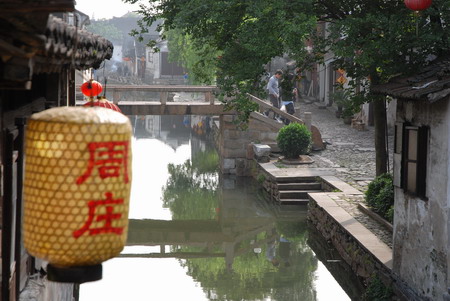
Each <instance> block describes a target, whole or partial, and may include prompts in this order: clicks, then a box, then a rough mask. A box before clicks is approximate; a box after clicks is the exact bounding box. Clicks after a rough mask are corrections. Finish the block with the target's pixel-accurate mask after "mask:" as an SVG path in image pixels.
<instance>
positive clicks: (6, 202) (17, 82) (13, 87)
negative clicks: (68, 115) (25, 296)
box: [0, 0, 113, 301]
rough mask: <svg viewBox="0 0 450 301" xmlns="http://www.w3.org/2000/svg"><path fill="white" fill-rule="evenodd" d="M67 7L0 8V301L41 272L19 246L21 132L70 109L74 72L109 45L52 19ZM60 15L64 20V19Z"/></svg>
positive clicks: (25, 2) (35, 1)
mask: <svg viewBox="0 0 450 301" xmlns="http://www.w3.org/2000/svg"><path fill="white" fill-rule="evenodd" d="M74 5H75V1H74V0H54V1H42V0H14V1H0V28H1V30H0V58H1V59H0V125H1V131H2V134H1V135H0V147H1V152H0V164H1V169H0V170H1V174H0V179H1V180H0V185H1V189H0V211H1V213H2V215H1V221H0V222H1V296H2V300H5V301H6V300H19V292H20V291H21V290H22V289H23V288H24V287H25V285H26V283H27V279H28V276H29V275H30V274H33V273H36V271H38V270H39V269H40V266H39V262H38V261H36V260H35V259H34V258H32V257H30V256H29V255H28V254H27V253H26V251H25V250H24V248H23V244H22V243H21V240H22V238H21V234H22V233H21V229H22V207H23V200H22V185H23V163H24V152H23V148H24V132H25V131H26V119H27V117H28V116H30V115H31V114H32V113H34V112H38V111H42V110H44V109H46V108H49V107H54V106H68V105H69V106H70V105H75V70H76V69H78V70H83V69H87V68H98V67H99V66H100V64H101V63H102V62H103V61H104V60H105V59H109V58H111V56H112V52H113V46H112V44H111V43H110V42H109V41H108V40H106V39H104V38H102V37H100V36H97V35H93V34H91V33H88V32H86V31H84V30H80V29H79V28H77V27H75V26H71V25H68V23H66V22H65V21H63V20H62V19H60V18H57V17H56V15H59V16H61V17H64V19H66V20H68V19H72V20H73V19H74V18H75V17H76V16H75V15H74V14H73V13H71V12H73V11H74ZM63 13H67V14H63Z"/></svg>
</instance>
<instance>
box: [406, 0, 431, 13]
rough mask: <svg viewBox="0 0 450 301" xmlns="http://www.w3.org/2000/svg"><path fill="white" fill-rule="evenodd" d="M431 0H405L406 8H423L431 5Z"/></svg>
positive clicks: (417, 9)
mask: <svg viewBox="0 0 450 301" xmlns="http://www.w3.org/2000/svg"><path fill="white" fill-rule="evenodd" d="M432 2H433V0H405V5H406V7H407V8H409V9H411V10H415V11H419V10H425V9H427V8H428V7H430V6H431V3H432Z"/></svg>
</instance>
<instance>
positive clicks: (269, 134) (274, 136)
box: [261, 131, 278, 141]
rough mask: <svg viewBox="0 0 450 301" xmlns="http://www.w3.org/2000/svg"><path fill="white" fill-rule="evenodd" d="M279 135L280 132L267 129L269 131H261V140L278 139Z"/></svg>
mask: <svg viewBox="0 0 450 301" xmlns="http://www.w3.org/2000/svg"><path fill="white" fill-rule="evenodd" d="M277 137H278V133H275V132H270V131H267V132H263V133H261V141H267V140H270V141H276V140H277Z"/></svg>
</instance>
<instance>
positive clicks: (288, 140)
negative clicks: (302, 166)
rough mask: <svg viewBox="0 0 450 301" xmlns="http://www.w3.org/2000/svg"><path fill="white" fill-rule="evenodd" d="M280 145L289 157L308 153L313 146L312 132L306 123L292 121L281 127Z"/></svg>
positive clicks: (278, 137)
mask: <svg viewBox="0 0 450 301" xmlns="http://www.w3.org/2000/svg"><path fill="white" fill-rule="evenodd" d="M277 143H278V147H279V148H280V150H281V153H282V154H283V155H285V156H286V158H288V159H296V158H298V156H300V155H304V154H307V153H308V151H309V149H310V147H311V132H310V131H309V130H308V128H307V127H306V126H305V125H304V124H298V123H295V122H294V123H290V124H288V125H286V126H284V127H282V128H281V129H280V131H279V132H278V136H277Z"/></svg>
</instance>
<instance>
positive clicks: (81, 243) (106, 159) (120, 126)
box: [24, 107, 132, 283]
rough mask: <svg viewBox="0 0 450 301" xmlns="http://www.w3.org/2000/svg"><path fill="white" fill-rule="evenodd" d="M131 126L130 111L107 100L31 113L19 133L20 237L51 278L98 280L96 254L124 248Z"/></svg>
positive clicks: (105, 256) (112, 254)
mask: <svg viewBox="0 0 450 301" xmlns="http://www.w3.org/2000/svg"><path fill="white" fill-rule="evenodd" d="M131 133H132V131H131V124H130V121H129V119H128V118H127V117H126V116H125V115H123V114H121V113H118V112H116V111H113V110H110V109H106V108H100V107H60V108H52V109H49V110H46V111H43V112H40V113H36V114H33V115H32V116H31V118H30V120H29V122H28V126H27V131H26V140H25V184H24V199H25V208H24V243H25V248H26V249H27V250H28V252H29V253H30V254H31V255H33V256H36V257H38V258H42V259H44V260H46V261H48V262H49V265H48V273H49V274H48V277H49V280H54V281H59V282H78V283H81V282H85V281H93V280H98V279H100V278H101V262H103V261H105V260H107V259H110V258H112V257H115V256H116V255H118V254H119V253H120V252H121V251H122V249H123V247H124V245H125V242H126V234H127V229H128V207H129V206H128V205H129V196H130V188H131V136H132V134H131ZM80 267H81V271H80ZM83 267H85V268H84V270H83ZM50 270H52V271H53V273H51V272H50ZM66 271H76V272H75V273H74V275H75V274H77V275H78V276H80V274H81V275H84V276H81V278H80V277H78V276H74V277H71V276H70V272H66ZM51 274H55V275H57V276H56V277H55V278H57V279H51V278H52V276H51Z"/></svg>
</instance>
